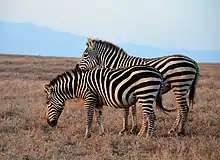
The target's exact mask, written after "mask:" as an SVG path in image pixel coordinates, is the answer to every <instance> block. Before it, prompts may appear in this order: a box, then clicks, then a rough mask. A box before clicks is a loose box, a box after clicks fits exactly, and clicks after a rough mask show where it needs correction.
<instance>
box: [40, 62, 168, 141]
mask: <svg viewBox="0 0 220 160" xmlns="http://www.w3.org/2000/svg"><path fill="white" fill-rule="evenodd" d="M44 90H45V92H46V93H47V99H46V104H47V113H46V118H47V122H48V124H49V125H50V126H51V127H54V126H56V125H57V122H58V118H59V117H60V115H61V113H62V110H63V106H64V102H65V100H67V99H72V98H82V99H84V100H85V107H86V111H87V128H86V133H85V138H89V137H90V136H91V131H92V129H91V127H92V119H93V113H94V110H95V111H96V114H97V122H98V124H99V134H103V133H104V128H103V123H102V108H103V105H107V106H111V107H115V108H128V107H129V106H131V105H133V104H134V103H136V102H137V101H138V102H139V103H140V104H141V107H142V113H143V123H142V127H141V130H140V132H139V136H147V137H150V136H152V134H153V131H154V121H155V114H154V110H153V103H154V102H156V104H160V103H161V95H162V90H163V78H162V75H161V74H160V72H159V71H157V70H156V69H154V68H153V67H147V66H145V65H144V66H133V67H128V68H118V69H109V68H95V69H91V70H81V69H80V68H79V66H78V65H76V68H75V69H73V70H72V71H68V72H64V73H62V74H61V75H58V76H57V77H56V78H55V79H53V80H52V81H50V83H49V84H46V85H44ZM158 107H161V109H164V111H169V110H166V109H165V108H163V106H162V105H161V104H160V105H159V106H158ZM126 116H128V115H125V117H126ZM147 120H148V126H147ZM126 123H127V122H126Z"/></svg>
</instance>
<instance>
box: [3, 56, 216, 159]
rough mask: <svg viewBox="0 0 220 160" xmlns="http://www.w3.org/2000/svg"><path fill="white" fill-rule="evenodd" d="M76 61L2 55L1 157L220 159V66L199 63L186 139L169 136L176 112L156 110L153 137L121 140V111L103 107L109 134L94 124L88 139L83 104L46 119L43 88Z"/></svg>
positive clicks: (170, 98) (70, 105)
mask: <svg viewBox="0 0 220 160" xmlns="http://www.w3.org/2000/svg"><path fill="white" fill-rule="evenodd" d="M76 61H77V59H73V58H72V59H71V58H69V59H68V58H49V57H27V56H26V57H24V56H8V55H0V104H1V107H0V156H1V157H0V159H4V160H5V159H29V160H30V159H31V160H37V159H59V160H60V159H80V160H83V159H106V160H108V159H109V160H110V159H117V160H118V159H132V160H133V159H163V160H164V159H169V160H172V159H181V160H182V159H189V160H191V159H194V160H197V159H198V160H199V159H202V160H203V159H204V160H206V159H213V160H214V159H215V160H216V159H220V104H219V102H220V72H219V71H220V64H200V68H201V77H200V81H199V86H198V89H197V96H196V104H195V105H194V108H193V110H192V109H191V111H190V114H189V121H188V125H187V127H186V131H187V133H186V136H184V137H175V136H168V135H167V131H168V130H169V128H170V127H171V126H172V123H173V122H174V120H175V116H176V114H172V115H170V116H167V115H164V114H162V113H158V112H157V113H156V114H157V121H156V124H157V126H156V132H155V138H153V139H152V140H150V141H147V140H145V139H144V138H138V137H136V136H133V135H125V136H123V137H121V136H119V135H118V132H119V131H120V129H121V127H122V119H121V118H122V111H121V110H117V109H113V108H110V107H105V108H104V125H105V130H106V134H105V136H103V137H100V136H99V135H98V127H97V124H96V120H95V121H94V124H93V134H92V137H91V138H90V139H88V140H84V139H83V136H84V132H85V118H86V117H85V114H84V113H85V109H84V107H83V102H82V101H78V100H70V101H68V102H67V103H66V108H65V109H64V111H63V114H62V115H61V117H60V120H59V124H58V126H57V127H56V128H50V127H49V126H48V125H47V123H46V121H45V120H44V119H43V115H44V112H45V109H46V106H45V102H44V100H45V99H44V98H45V95H44V91H43V88H42V86H43V84H45V83H47V82H48V80H50V79H52V78H54V77H55V76H56V74H58V73H60V72H62V71H65V70H67V69H71V68H72V67H73V66H74V65H75V62H76ZM172 102H173V96H172V94H171V93H169V94H167V95H166V96H165V97H164V103H165V104H166V106H172ZM139 114H140V113H139ZM139 122H141V119H140V120H139Z"/></svg>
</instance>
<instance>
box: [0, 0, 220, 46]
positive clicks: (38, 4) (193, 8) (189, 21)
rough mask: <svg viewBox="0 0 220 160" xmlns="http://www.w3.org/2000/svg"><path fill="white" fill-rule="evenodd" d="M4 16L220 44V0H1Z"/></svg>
mask: <svg viewBox="0 0 220 160" xmlns="http://www.w3.org/2000/svg"><path fill="white" fill-rule="evenodd" d="M0 20H9V21H14V22H32V23H34V24H38V25H40V26H46V27H49V28H52V29H55V30H58V31H65V32H71V33H73V34H77V35H82V36H91V37H98V38H100V39H107V40H111V41H116V42H129V43H135V44H147V45H154V46H160V47H168V48H170V47H171V48H180V49H189V50H194V49H195V50H220V0H136V1H135V0H0ZM217 29H218V30H217Z"/></svg>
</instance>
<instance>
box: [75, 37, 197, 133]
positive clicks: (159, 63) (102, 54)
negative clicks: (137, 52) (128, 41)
mask: <svg viewBox="0 0 220 160" xmlns="http://www.w3.org/2000/svg"><path fill="white" fill-rule="evenodd" d="M135 65H147V66H152V67H154V68H156V69H158V70H159V71H160V72H161V74H162V75H163V79H164V90H163V94H165V93H167V92H168V91H170V90H173V92H174V95H175V98H176V102H177V106H178V114H177V118H176V121H175V123H174V124H173V127H172V128H171V130H170V131H169V133H173V132H177V134H178V135H181V134H184V130H185V129H184V128H185V127H184V125H185V122H186V120H187V116H188V110H189V108H188V104H187V98H188V99H189V105H191V106H193V99H194V94H195V89H196V83H197V81H198V75H199V67H198V64H197V63H196V62H195V61H194V60H192V59H191V58H189V57H187V56H183V55H169V56H164V57H158V58H150V59H146V58H139V57H133V56H129V55H128V54H127V53H126V52H125V51H124V50H123V49H122V48H120V47H118V46H116V45H114V44H112V43H110V42H107V41H102V40H95V39H90V38H88V40H87V48H86V49H85V51H84V53H83V58H82V60H81V61H80V62H79V66H80V68H82V69H88V68H90V69H91V68H94V67H95V66H102V67H106V68H121V67H131V66H135ZM132 115H133V123H132V126H133V127H132V128H135V127H136V125H137V122H136V120H137V119H136V108H135V106H133V107H132ZM134 125H135V126H134Z"/></svg>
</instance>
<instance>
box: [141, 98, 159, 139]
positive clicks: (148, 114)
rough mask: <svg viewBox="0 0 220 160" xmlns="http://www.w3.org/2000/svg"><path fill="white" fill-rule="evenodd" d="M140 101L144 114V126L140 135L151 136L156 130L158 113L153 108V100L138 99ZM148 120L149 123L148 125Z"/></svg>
mask: <svg viewBox="0 0 220 160" xmlns="http://www.w3.org/2000/svg"><path fill="white" fill-rule="evenodd" d="M138 102H139V103H140V104H141V106H142V114H143V121H142V126H141V129H140V131H139V133H138V136H141V137H144V136H145V137H147V138H150V137H151V136H152V135H153V133H154V130H155V120H156V115H155V113H154V109H153V102H154V101H152V100H146V99H144V100H140V99H139V100H138ZM147 122H148V125H147Z"/></svg>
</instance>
